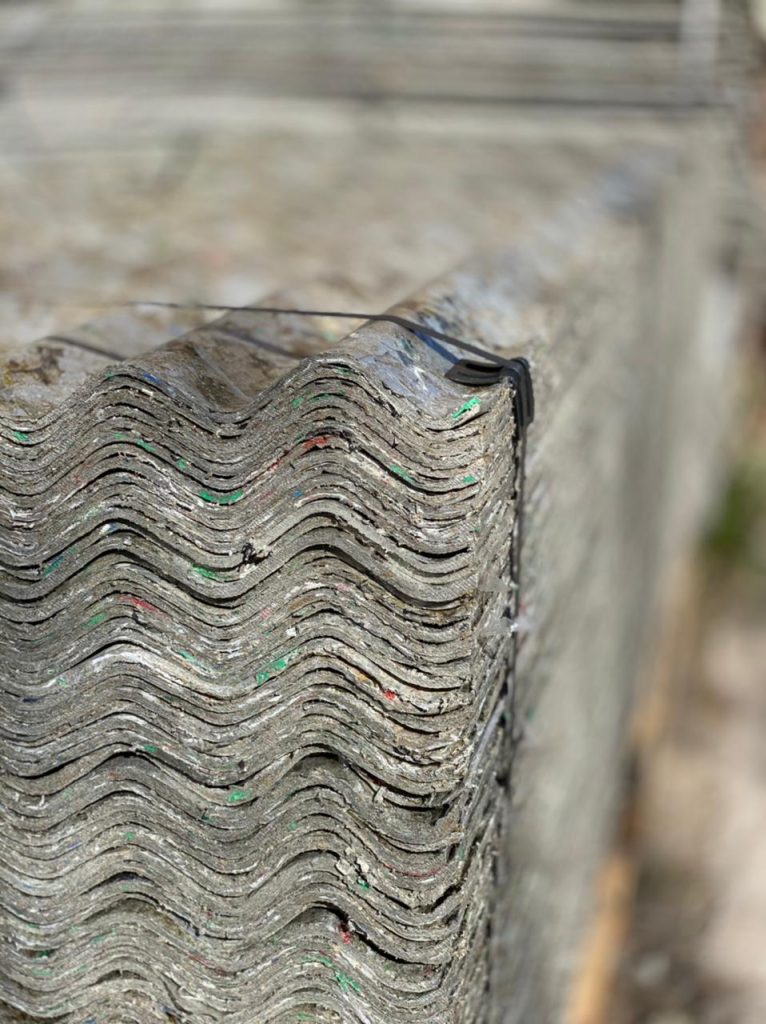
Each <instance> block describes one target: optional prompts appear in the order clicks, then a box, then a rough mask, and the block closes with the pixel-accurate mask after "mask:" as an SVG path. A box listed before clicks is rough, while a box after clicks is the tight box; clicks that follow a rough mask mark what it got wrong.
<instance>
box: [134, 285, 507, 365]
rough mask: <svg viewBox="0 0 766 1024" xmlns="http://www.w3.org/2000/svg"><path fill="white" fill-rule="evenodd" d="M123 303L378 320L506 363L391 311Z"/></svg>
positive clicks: (183, 303)
mask: <svg viewBox="0 0 766 1024" xmlns="http://www.w3.org/2000/svg"><path fill="white" fill-rule="evenodd" d="M123 305H125V306H134V307H139V306H153V307H156V308H159V309H201V310H210V311H211V312H218V313H273V314H285V315H290V316H328V317H341V318H344V319H346V320H364V321H367V322H381V321H382V322H385V323H390V324H396V325H397V326H398V327H403V328H404V329H405V330H406V331H412V332H413V333H414V334H416V335H423V334H425V335H427V336H428V337H429V338H433V339H434V340H436V341H444V342H446V343H447V344H448V345H454V346H455V348H459V349H461V350H462V351H463V352H470V353H471V354H472V355H475V356H479V358H480V359H485V360H487V361H488V362H490V363H492V364H494V365H495V366H509V365H510V363H509V361H508V360H507V359H503V358H502V357H501V356H498V355H496V354H495V353H494V352H488V351H487V350H486V349H483V348H480V347H479V346H478V345H472V344H471V343H470V342H469V341H463V340H462V339H461V338H455V337H454V336H453V335H451V334H445V333H444V331H437V330H436V329H435V328H433V327H428V326H426V325H425V324H419V323H417V322H416V321H414V320H407V319H405V318H404V317H402V316H395V315H394V314H393V313H348V312H340V311H338V310H327V309H286V308H284V307H282V306H227V305H223V304H218V303H211V302H159V301H156V302H155V301H147V302H142V301H139V300H136V301H133V302H126V303H123Z"/></svg>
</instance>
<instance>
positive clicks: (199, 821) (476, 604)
mask: <svg viewBox="0 0 766 1024" xmlns="http://www.w3.org/2000/svg"><path fill="white" fill-rule="evenodd" d="M280 331H282V333H284V331H283V325H281V324H280V322H279V321H278V320H277V319H274V320H272V321H270V322H269V323H267V324H266V325H265V326H264V324H263V321H262V318H261V320H260V321H259V327H258V331H257V339H258V341H257V344H256V343H254V341H253V338H254V337H255V336H256V332H255V331H254V327H253V324H252V323H251V322H250V321H249V320H248V319H247V317H246V316H245V315H244V314H241V315H239V316H232V317H229V318H228V319H226V320H224V321H223V322H221V323H218V324H216V325H213V326H212V327H209V328H202V329H200V330H198V331H196V332H193V333H192V334H190V335H187V336H185V337H182V338H180V339H179V340H178V341H173V342H170V343H168V344H166V345H165V346H163V347H162V348H160V349H158V350H156V351H155V352H152V353H151V354H149V355H146V356H140V357H135V358H133V359H130V360H126V361H124V362H122V363H119V364H111V365H109V366H107V367H106V368H105V369H103V370H101V371H100V372H97V373H95V374H92V375H90V376H89V377H88V378H87V379H86V380H85V382H84V383H83V384H81V385H80V386H79V387H78V388H77V389H76V390H75V391H73V392H72V393H71V394H70V395H69V396H68V397H66V398H65V399H64V400H63V402H59V404H48V405H45V404H44V403H42V404H38V406H35V402H34V400H33V398H32V399H30V397H29V395H28V394H22V393H21V392H20V391H19V390H18V389H17V390H16V391H14V390H13V389H12V388H11V389H9V390H7V392H6V404H5V406H4V408H3V410H2V412H1V413H0V416H2V420H3V423H2V429H1V430H0V434H2V437H1V438H0V465H1V466H2V474H3V480H2V494H3V498H2V508H1V509H0V514H1V516H2V523H1V530H0V545H1V549H0V565H1V567H2V570H1V572H0V615H2V630H1V631H0V644H1V645H2V662H3V676H4V686H3V692H2V719H1V720H2V732H3V784H2V803H3V815H4V827H5V837H6V845H5V856H4V858H3V863H2V866H1V867H0V892H1V893H2V905H3V914H2V921H1V922H0V926H1V927H2V931H3V936H2V937H3V940H4V948H5V951H6V952H5V955H4V957H3V961H2V965H0V970H1V971H2V974H1V975H0V986H1V991H2V1001H3V1006H4V1007H5V1010H4V1012H5V1014H6V1016H9V1019H10V1015H12V1014H13V1015H17V1016H18V1019H19V1020H24V1021H28V1022H32V1021H34V1022H37V1021H43V1020H60V1021H66V1022H67V1024H69V1022H70V1021H71V1022H73V1024H74V1022H80V1021H84V1020H88V1019H90V1018H92V1019H93V1020H109V1021H117V1020H126V1021H127V1020H135V1021H139V1022H141V1024H144V1022H148V1021H154V1020H158V1021H165V1020H182V1021H187V1020H188V1021H192V1020H193V1021H195V1022H196V1021H204V1022H210V1024H213V1022H218V1021H223V1020H226V1021H227V1022H228V1021H232V1022H240V1021H241V1022H242V1024H250V1022H255V1021H259V1022H260V1021H272V1020H274V1021H283V1020H284V1021H288V1020H290V1021H294V1020H295V1019H305V1020H309V1019H310V1020H315V1021H327V1022H330V1021H350V1020H357V1019H358V1020H364V1021H380V1022H381V1024H382V1022H383V1021H385V1022H390V1021H392V1020H403V1021H411V1020H413V1019H414V1018H415V1015H417V1017H418V1019H423V1020H428V1021H434V1022H436V1021H439V1022H441V1021H444V1020H450V1021H452V1020H454V1021H460V1022H462V1021H472V1020H480V1019H483V1015H484V1014H485V1013H486V1000H485V999H484V993H485V990H486V986H487V983H488V976H489V963H488V955H489V953H488V950H489V945H488V941H487V939H488V934H489V931H490V928H491V918H492V908H493V899H492V892H493V886H494V877H495V855H496V852H497V849H498V845H499V843H500V841H501V833H502V831H503V828H504V816H505V808H506V803H507V801H506V800H505V799H504V794H505V791H506V786H507V766H508V761H509V745H510V713H511V686H510V664H511V660H512V653H513V642H514V641H513V630H512V626H511V623H510V621H509V619H508V612H509V607H510V605H511V601H512V580H511V571H512V569H511V567H512V565H513V557H512V556H513V553H512V550H511V545H512V543H513V524H514V520H515V515H516V512H515V502H516V496H517V487H518V454H519V452H518V437H517V431H516V425H515V423H514V418H513V401H512V393H511V391H510V389H508V388H505V387H500V388H496V389H491V393H482V394H481V395H479V394H477V393H475V392H470V391H467V390H466V389H465V388H462V387H460V386H458V385H456V384H452V383H451V382H449V381H447V380H445V379H444V374H443V359H442V358H441V356H439V355H438V354H437V353H435V352H433V351H431V350H430V349H429V348H428V347H427V346H424V345H423V344H422V343H421V342H419V341H418V340H417V339H414V338H413V337H412V336H410V335H408V334H407V332H405V331H398V330H396V331H394V330H392V329H391V328H390V327H389V326H387V327H385V328H383V327H380V328H367V329H365V331H364V332H362V333H361V334H360V336H359V337H358V338H356V339H354V340H353V341H351V340H350V341H349V342H347V343H346V344H345V345H343V346H341V347H340V348H338V349H337V350H336V351H335V352H333V353H332V354H331V355H328V356H321V357H315V358H313V359H305V360H303V361H299V360H298V359H297V358H295V357H292V356H291V355H290V354H289V351H286V350H285V348H284V347H283V348H282V349H281V350H280V349H279V348H278V346H277V345H276V344H274V343H275V342H276V341H279V338H280ZM282 340H284V338H283V339H282ZM98 358H99V357H97V356H94V359H98ZM101 361H102V363H103V360H101ZM33 397H34V396H33ZM490 570H491V576H492V580H493V582H492V585H491V586H487V585H486V578H487V575H488V573H490Z"/></svg>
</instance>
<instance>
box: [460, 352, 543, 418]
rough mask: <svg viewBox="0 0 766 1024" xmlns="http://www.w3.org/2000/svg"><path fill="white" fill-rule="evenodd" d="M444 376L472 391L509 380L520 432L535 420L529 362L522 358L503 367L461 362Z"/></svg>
mask: <svg viewBox="0 0 766 1024" xmlns="http://www.w3.org/2000/svg"><path fill="white" fill-rule="evenodd" d="M446 376H447V377H448V378H449V379H450V380H453V381H455V383H456V384H465V385H466V386H467V387H474V388H482V387H489V386H491V385H492V384H499V383H500V381H501V380H504V379H510V380H511V382H512V384H513V389H514V393H515V403H516V409H515V414H516V422H517V423H518V425H519V430H526V429H527V427H528V426H529V424H530V423H531V422H532V420H533V419H534V418H535V392H534V388H533V386H532V372H531V370H530V368H529V362H528V361H527V360H526V359H524V357H523V356H516V357H514V358H513V359H509V360H507V361H506V362H505V363H504V364H503V365H502V366H498V365H497V364H496V363H477V362H476V361H475V360H472V359H461V360H460V361H459V362H457V363H455V365H454V366H452V367H450V369H449V370H447V374H446Z"/></svg>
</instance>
